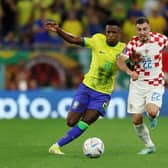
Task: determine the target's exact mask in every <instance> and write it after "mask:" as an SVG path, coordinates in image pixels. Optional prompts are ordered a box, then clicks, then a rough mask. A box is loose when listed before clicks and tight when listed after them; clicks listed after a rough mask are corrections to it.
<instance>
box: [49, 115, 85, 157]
mask: <svg viewBox="0 0 168 168" xmlns="http://www.w3.org/2000/svg"><path fill="white" fill-rule="evenodd" d="M81 115H82V114H81V113H77V112H69V114H68V117H67V125H68V126H70V127H72V128H71V129H70V130H69V131H68V132H67V133H66V135H65V136H63V137H62V138H60V139H59V140H58V141H57V142H56V143H55V144H53V145H52V146H51V147H50V148H49V153H53V154H59V155H62V154H64V153H63V152H62V151H61V149H60V147H62V146H63V145H65V144H67V143H69V142H71V141H72V140H73V139H75V138H77V137H78V136H80V135H81V134H82V133H83V131H82V130H81V129H79V127H78V124H77V125H76V123H77V122H78V121H79V120H80V118H81ZM79 123H80V122H79ZM81 124H83V123H81ZM75 125H76V126H75ZM86 127H87V125H86Z"/></svg>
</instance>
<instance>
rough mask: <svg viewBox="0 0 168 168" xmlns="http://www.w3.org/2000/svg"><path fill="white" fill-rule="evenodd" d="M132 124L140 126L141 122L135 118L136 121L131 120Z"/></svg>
mask: <svg viewBox="0 0 168 168" xmlns="http://www.w3.org/2000/svg"><path fill="white" fill-rule="evenodd" d="M132 122H133V124H134V125H139V124H142V122H143V120H142V119H141V118H138V119H137V118H136V119H133V120H132Z"/></svg>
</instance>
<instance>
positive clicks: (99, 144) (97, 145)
mask: <svg viewBox="0 0 168 168" xmlns="http://www.w3.org/2000/svg"><path fill="white" fill-rule="evenodd" d="M83 153H84V155H85V156H87V157H89V158H98V157H100V156H101V155H102V154H103V153H104V143H103V141H102V140H101V139H100V138H97V137H93V138H88V139H86V140H85V142H84V143H83Z"/></svg>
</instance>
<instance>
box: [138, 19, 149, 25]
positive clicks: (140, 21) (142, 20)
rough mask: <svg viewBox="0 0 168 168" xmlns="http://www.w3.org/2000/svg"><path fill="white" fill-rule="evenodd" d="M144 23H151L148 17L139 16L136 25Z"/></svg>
mask: <svg viewBox="0 0 168 168" xmlns="http://www.w3.org/2000/svg"><path fill="white" fill-rule="evenodd" d="M143 23H148V24H149V20H148V18H146V17H138V18H137V19H136V22H135V24H136V25H137V24H143Z"/></svg>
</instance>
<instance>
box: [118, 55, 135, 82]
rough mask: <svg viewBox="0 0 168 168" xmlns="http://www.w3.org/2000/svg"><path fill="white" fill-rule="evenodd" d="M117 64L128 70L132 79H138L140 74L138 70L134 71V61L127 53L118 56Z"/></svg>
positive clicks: (125, 70)
mask: <svg viewBox="0 0 168 168" xmlns="http://www.w3.org/2000/svg"><path fill="white" fill-rule="evenodd" d="M117 65H118V67H119V68H120V69H121V70H122V71H124V72H126V73H127V74H128V75H130V77H131V78H132V80H137V79H138V74H137V72H136V71H134V70H133V69H131V68H132V66H133V63H132V62H131V60H130V58H129V56H127V55H125V54H123V53H122V54H121V55H120V56H119V57H118V58H117Z"/></svg>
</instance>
